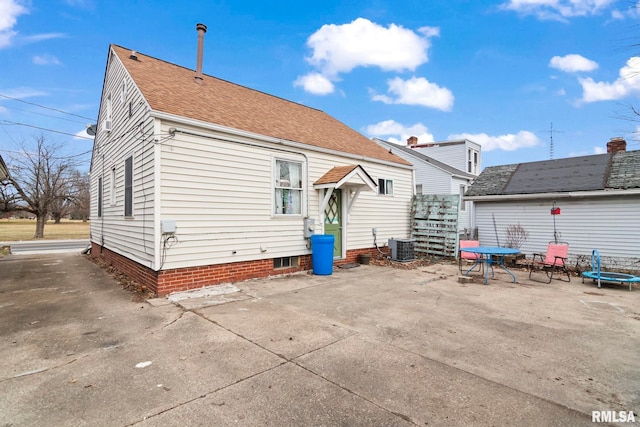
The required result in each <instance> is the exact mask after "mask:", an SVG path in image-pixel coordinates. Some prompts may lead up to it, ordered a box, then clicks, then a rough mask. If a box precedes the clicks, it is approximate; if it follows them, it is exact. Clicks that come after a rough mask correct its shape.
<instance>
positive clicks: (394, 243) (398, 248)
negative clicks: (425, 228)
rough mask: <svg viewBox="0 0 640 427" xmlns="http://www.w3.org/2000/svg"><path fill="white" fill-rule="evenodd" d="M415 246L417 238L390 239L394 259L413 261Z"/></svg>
mask: <svg viewBox="0 0 640 427" xmlns="http://www.w3.org/2000/svg"><path fill="white" fill-rule="evenodd" d="M415 247H416V239H389V249H391V259H392V260H393V261H400V262H407V261H413V260H414V259H415V255H414V250H415Z"/></svg>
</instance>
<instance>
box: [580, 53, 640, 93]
mask: <svg viewBox="0 0 640 427" xmlns="http://www.w3.org/2000/svg"><path fill="white" fill-rule="evenodd" d="M619 74H620V77H618V78H617V79H616V80H615V81H614V82H612V83H607V82H596V81H595V80H593V79H592V78H591V77H587V78H582V79H578V81H579V82H580V84H581V85H582V99H581V101H582V102H597V101H613V100H616V99H622V98H624V97H626V96H627V95H629V94H631V93H634V92H639V91H640V57H637V56H634V57H632V58H629V60H628V61H627V65H625V66H624V67H622V68H621V69H620V73H619Z"/></svg>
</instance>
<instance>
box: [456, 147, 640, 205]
mask: <svg viewBox="0 0 640 427" xmlns="http://www.w3.org/2000/svg"><path fill="white" fill-rule="evenodd" d="M629 188H640V150H637V151H627V152H618V153H614V154H596V155H593V156H581V157H568V158H565V159H556V160H544V161H540V162H529V163H519V164H513V165H503V166H492V167H488V168H486V169H485V170H483V171H482V173H481V174H480V176H478V178H477V179H476V180H475V182H474V183H473V184H472V185H471V186H470V187H469V190H468V191H467V193H466V196H468V197H473V196H492V195H495V196H502V195H515V194H542V193H557V192H572V191H594V190H605V189H629Z"/></svg>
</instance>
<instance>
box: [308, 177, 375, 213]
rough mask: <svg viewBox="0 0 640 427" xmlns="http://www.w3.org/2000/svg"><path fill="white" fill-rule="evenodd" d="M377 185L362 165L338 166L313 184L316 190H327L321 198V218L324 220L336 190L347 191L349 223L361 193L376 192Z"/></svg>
mask: <svg viewBox="0 0 640 427" xmlns="http://www.w3.org/2000/svg"><path fill="white" fill-rule="evenodd" d="M376 187H377V185H376V183H375V182H374V181H373V179H372V178H371V176H370V175H369V174H368V173H367V172H366V171H365V170H364V168H363V167H362V166H360V165H347V166H336V167H334V168H332V169H331V170H329V171H328V172H327V173H325V174H324V175H322V177H320V179H319V180H317V181H316V182H314V183H313V188H315V189H316V190H323V189H325V190H326V191H325V194H324V197H321V198H322V200H321V203H320V217H321V219H323V216H324V210H325V208H326V207H327V203H329V199H330V198H331V193H333V190H334V189H345V190H347V191H346V192H345V193H346V195H347V222H349V214H350V213H351V208H352V207H353V204H354V203H355V201H356V199H357V198H358V195H359V194H360V191H362V190H363V189H364V190H370V191H376ZM323 220H324V219H323Z"/></svg>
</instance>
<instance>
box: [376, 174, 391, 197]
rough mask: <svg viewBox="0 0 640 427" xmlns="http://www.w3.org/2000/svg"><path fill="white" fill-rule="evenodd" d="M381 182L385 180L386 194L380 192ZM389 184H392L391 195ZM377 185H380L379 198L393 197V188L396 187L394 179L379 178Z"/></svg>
mask: <svg viewBox="0 0 640 427" xmlns="http://www.w3.org/2000/svg"><path fill="white" fill-rule="evenodd" d="M380 180H384V193H381V192H380V188H381V186H380ZM389 182H391V193H389V192H388V188H389V187H388V185H389ZM377 183H378V196H385V197H393V187H394V185H393V179H390V178H378V181H377Z"/></svg>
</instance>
